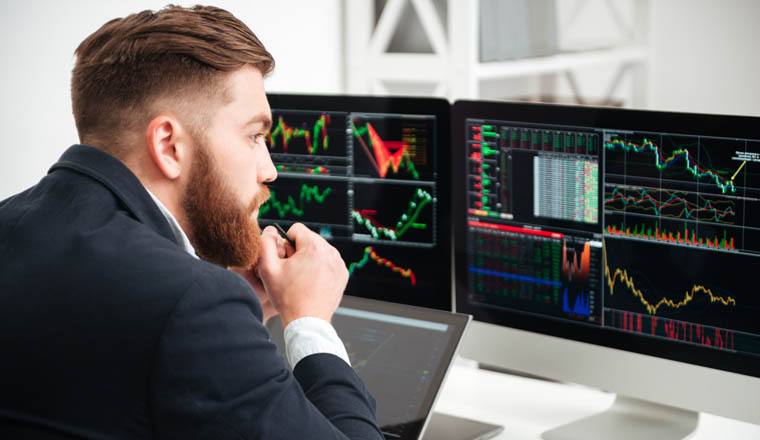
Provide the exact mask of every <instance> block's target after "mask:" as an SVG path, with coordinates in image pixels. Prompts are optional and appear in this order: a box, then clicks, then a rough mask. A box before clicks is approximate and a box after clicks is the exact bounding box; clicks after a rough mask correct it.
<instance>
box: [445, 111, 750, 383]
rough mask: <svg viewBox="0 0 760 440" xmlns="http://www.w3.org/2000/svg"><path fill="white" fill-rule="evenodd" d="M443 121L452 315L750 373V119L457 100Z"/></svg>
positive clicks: (743, 373) (735, 371)
mask: <svg viewBox="0 0 760 440" xmlns="http://www.w3.org/2000/svg"><path fill="white" fill-rule="evenodd" d="M453 125H454V127H453V135H452V136H453V142H454V149H455V153H454V163H455V165H454V197H455V201H454V205H453V206H454V230H455V236H456V244H455V260H456V308H457V311H459V312H464V313H471V314H473V315H474V317H475V319H476V320H478V321H483V322H486V323H492V324H497V325H503V326H509V327H513V328H517V329H521V330H528V331H530V332H538V333H542V334H546V335H551V336H557V337H561V338H566V339H573V340H577V341H582V342H588V343H592V344H596V345H601V346H606V347H613V348H617V349H622V350H626V351H630V352H636V353H642V354H646V355H651V356H655V357H659V358H665V359H670V360H675V361H681V362H687V363H690V364H695V365H700V366H705V367H710V368H714V369H720V370H725V371H730V372H734V373H739V374H742V375H748V376H753V377H760V320H759V319H758V316H760V297H759V296H758V295H757V292H756V291H755V287H754V282H753V281H752V280H753V279H754V274H753V271H754V270H756V269H757V268H758V267H760V135H758V132H757V128H758V126H760V121H759V120H758V119H754V118H748V117H729V116H716V115H688V114H675V113H661V112H645V111H632V110H620V109H611V108H608V109H601V108H583V107H572V106H550V105H538V104H520V103H493V102H490V103H486V102H480V103H478V102H458V103H456V104H455V106H454V110H453ZM536 349H537V350H538V349H540V348H536Z"/></svg>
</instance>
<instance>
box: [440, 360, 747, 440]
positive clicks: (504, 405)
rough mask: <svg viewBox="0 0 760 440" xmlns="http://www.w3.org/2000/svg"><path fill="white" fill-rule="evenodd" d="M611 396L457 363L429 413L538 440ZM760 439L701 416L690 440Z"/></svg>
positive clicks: (740, 426)
mask: <svg viewBox="0 0 760 440" xmlns="http://www.w3.org/2000/svg"><path fill="white" fill-rule="evenodd" d="M614 400H615V395H614V394H611V393H606V392H603V391H598V390H595V389H591V388H587V387H583V386H579V385H568V384H561V383H555V382H548V381H541V380H536V379H528V378H524V377H518V376H513V375H509V374H502V373H495V372H492V371H486V370H481V369H478V368H477V367H476V366H475V365H474V363H472V362H470V361H458V362H457V363H455V364H454V366H453V367H452V369H451V371H450V372H449V375H448V378H447V379H446V383H445V385H444V387H443V390H442V391H441V395H440V396H439V398H438V401H437V402H436V405H435V411H438V412H442V413H446V414H451V415H455V416H460V417H467V418H470V419H475V420H481V421H484V422H489V423H496V424H500V425H504V432H502V433H501V434H500V435H499V436H497V437H494V439H495V440H507V439H510V440H522V439H530V440H538V439H540V438H541V433H542V432H544V431H546V430H548V429H550V428H554V427H557V426H559V425H562V424H565V423H568V422H571V421H574V420H577V419H580V418H582V417H585V416H589V415H592V414H595V413H598V412H601V411H604V410H605V409H607V408H608V407H609V406H610V405H612V402H613V401H614ZM717 438H730V439H732V440H740V439H753V440H760V425H753V424H750V423H745V422H740V421H737V420H732V419H727V418H724V417H718V416H714V415H711V414H705V413H701V414H700V417H699V425H698V426H697V430H696V432H695V434H694V436H693V437H690V439H691V440H706V439H717Z"/></svg>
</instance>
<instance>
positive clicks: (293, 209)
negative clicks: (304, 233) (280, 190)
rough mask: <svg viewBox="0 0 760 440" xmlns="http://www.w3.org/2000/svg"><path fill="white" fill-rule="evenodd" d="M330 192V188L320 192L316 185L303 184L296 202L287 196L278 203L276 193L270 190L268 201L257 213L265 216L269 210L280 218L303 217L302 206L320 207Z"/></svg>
mask: <svg viewBox="0 0 760 440" xmlns="http://www.w3.org/2000/svg"><path fill="white" fill-rule="evenodd" d="M331 191H332V188H329V187H328V188H325V189H324V190H322V191H321V192H320V189H319V187H318V186H317V185H305V184H304V185H301V191H300V193H299V195H298V196H297V199H298V200H297V201H296V199H294V198H293V196H287V199H286V200H285V201H280V200H278V199H277V191H275V190H272V191H271V195H270V197H269V200H268V201H267V202H266V203H265V204H264V205H262V206H261V209H260V210H259V213H260V214H261V215H267V214H268V213H269V211H270V210H273V211H275V213H276V214H277V215H278V216H279V217H280V218H283V217H286V216H287V215H288V214H292V215H294V216H296V217H303V214H304V206H305V205H306V204H309V203H312V202H315V203H318V204H320V205H321V204H324V203H325V199H326V198H327V196H328V195H330V192H331Z"/></svg>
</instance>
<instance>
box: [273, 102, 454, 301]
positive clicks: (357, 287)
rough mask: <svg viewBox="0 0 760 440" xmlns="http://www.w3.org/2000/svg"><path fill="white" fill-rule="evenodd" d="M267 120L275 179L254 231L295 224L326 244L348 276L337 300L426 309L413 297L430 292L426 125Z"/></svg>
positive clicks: (431, 188) (409, 119) (403, 120)
mask: <svg viewBox="0 0 760 440" xmlns="http://www.w3.org/2000/svg"><path fill="white" fill-rule="evenodd" d="M272 116H273V127H272V129H271V130H270V132H269V134H268V145H269V149H270V155H271V157H272V160H273V162H274V164H275V166H276V168H277V170H278V178H277V180H276V181H275V182H273V183H272V184H271V185H270V189H271V196H270V199H269V200H268V201H267V202H266V203H265V204H264V205H262V207H261V209H260V211H259V220H260V223H261V224H262V226H265V225H267V224H270V223H272V222H277V223H281V224H282V225H283V226H284V227H287V226H289V225H290V224H292V223H293V222H301V223H303V224H305V225H306V226H308V227H309V228H311V229H312V230H314V231H318V232H319V233H320V234H321V235H322V236H323V237H325V238H326V239H328V240H329V241H331V242H332V243H333V245H334V246H336V247H337V248H338V250H340V251H341V254H342V256H343V258H344V260H345V261H346V264H347V267H348V270H349V274H350V280H349V287H348V290H347V293H350V294H355V295H359V296H371V297H372V296H374V295H366V292H367V291H368V290H370V288H374V289H381V288H385V289H384V290H385V293H384V294H383V295H382V297H381V298H380V299H385V300H397V301H399V302H407V303H412V304H415V303H417V304H419V305H427V306H430V305H431V304H433V305H435V302H432V303H431V299H430V298H429V297H425V296H424V295H422V294H421V293H420V292H426V291H427V293H425V295H431V294H432V293H431V292H430V290H431V289H432V290H435V289H434V288H435V286H436V285H437V284H438V281H437V279H436V268H435V267H433V265H431V264H429V262H430V261H432V260H433V258H432V255H433V253H435V252H438V247H437V245H438V240H439V238H438V233H437V232H438V227H439V226H438V223H439V221H438V216H439V215H440V214H439V207H438V197H439V194H438V193H439V183H438V181H437V179H438V176H439V174H438V170H437V168H436V165H437V157H436V154H437V153H436V151H435V145H436V124H437V121H436V117H435V116H430V115H415V114H388V113H368V112H347V111H310V110H287V109H276V108H275V109H273V110H272ZM436 258H437V257H436ZM436 294H437V295H441V293H440V292H437V293H436ZM443 295H445V299H443V300H439V302H440V303H441V304H442V306H441V308H450V307H447V306H445V305H444V304H450V300H449V298H448V295H447V294H445V293H444V294H443Z"/></svg>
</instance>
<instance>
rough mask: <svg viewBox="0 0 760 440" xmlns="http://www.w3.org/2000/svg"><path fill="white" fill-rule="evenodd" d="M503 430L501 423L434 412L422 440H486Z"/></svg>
mask: <svg viewBox="0 0 760 440" xmlns="http://www.w3.org/2000/svg"><path fill="white" fill-rule="evenodd" d="M503 430H504V427H503V426H501V425H492V424H490V423H485V422H478V421H477V420H472V419H465V418H462V417H456V416H452V415H449V414H443V413H437V412H434V413H433V415H432V416H430V422H428V427H427V429H425V434H424V435H423V436H422V440H486V439H489V438H491V437H494V436H496V435H497V434H499V433H501V432H502V431H503Z"/></svg>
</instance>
